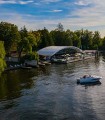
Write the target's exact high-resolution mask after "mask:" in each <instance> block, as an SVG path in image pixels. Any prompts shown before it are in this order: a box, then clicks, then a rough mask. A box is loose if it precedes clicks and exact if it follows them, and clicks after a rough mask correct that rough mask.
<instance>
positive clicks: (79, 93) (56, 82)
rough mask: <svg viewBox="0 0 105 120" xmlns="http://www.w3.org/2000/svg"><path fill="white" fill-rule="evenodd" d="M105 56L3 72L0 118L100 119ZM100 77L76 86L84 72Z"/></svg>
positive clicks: (103, 105)
mask: <svg viewBox="0 0 105 120" xmlns="http://www.w3.org/2000/svg"><path fill="white" fill-rule="evenodd" d="M104 60H105V58H104V57H103V56H101V57H100V58H96V59H93V60H86V61H80V62H75V63H70V64H67V65H64V64H63V65H57V64H52V65H50V66H46V67H43V68H37V69H31V70H16V71H9V72H6V73H4V74H3V75H2V76H1V78H0V120H29V119H30V120H84V119H85V120H104V119H105V92H104V91H105V79H104V78H105V74H104V73H105V62H104ZM87 73H88V74H93V75H94V74H95V75H99V76H102V80H101V82H100V83H97V84H86V85H78V84H77V78H79V77H80V76H83V75H84V74H87Z"/></svg>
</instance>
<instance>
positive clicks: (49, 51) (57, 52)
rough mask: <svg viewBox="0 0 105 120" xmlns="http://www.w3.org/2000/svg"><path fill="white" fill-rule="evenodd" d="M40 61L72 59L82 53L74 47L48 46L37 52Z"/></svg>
mask: <svg viewBox="0 0 105 120" xmlns="http://www.w3.org/2000/svg"><path fill="white" fill-rule="evenodd" d="M37 52H38V54H39V56H40V59H43V60H54V59H60V60H63V59H67V57H74V56H75V55H76V54H77V53H83V52H82V50H81V49H79V48H77V47H74V46H49V47H45V48H42V49H40V50H39V51H37Z"/></svg>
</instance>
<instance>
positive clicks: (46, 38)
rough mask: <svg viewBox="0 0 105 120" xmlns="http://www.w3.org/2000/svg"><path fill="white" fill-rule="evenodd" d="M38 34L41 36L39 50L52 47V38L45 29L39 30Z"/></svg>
mask: <svg viewBox="0 0 105 120" xmlns="http://www.w3.org/2000/svg"><path fill="white" fill-rule="evenodd" d="M38 32H40V34H41V42H40V46H39V48H43V47H47V46H51V45H54V42H53V39H52V36H51V34H50V33H49V31H48V30H47V29H46V28H44V29H43V30H39V31H38Z"/></svg>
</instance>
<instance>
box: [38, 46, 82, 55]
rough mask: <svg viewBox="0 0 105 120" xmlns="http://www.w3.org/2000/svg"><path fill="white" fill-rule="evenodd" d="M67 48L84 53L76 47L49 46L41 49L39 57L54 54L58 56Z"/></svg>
mask: <svg viewBox="0 0 105 120" xmlns="http://www.w3.org/2000/svg"><path fill="white" fill-rule="evenodd" d="M66 48H70V49H74V50H76V51H77V52H82V50H81V49H79V48H77V47H74V46H49V47H45V48H42V49H40V50H39V51H37V53H38V54H39V55H43V56H53V55H54V54H56V53H57V52H59V51H60V50H63V49H66Z"/></svg>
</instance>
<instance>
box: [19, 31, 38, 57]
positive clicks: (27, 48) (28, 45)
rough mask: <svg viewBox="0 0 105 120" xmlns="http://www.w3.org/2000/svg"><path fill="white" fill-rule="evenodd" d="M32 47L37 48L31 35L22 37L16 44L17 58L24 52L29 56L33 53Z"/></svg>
mask: <svg viewBox="0 0 105 120" xmlns="http://www.w3.org/2000/svg"><path fill="white" fill-rule="evenodd" d="M33 46H37V41H36V38H35V36H34V34H32V33H27V36H24V37H23V36H22V39H21V41H20V42H19V43H18V53H19V58H21V54H22V52H23V51H24V52H25V53H26V54H29V53H31V52H32V51H33Z"/></svg>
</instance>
